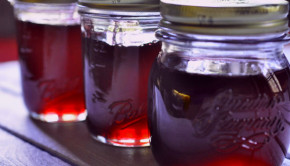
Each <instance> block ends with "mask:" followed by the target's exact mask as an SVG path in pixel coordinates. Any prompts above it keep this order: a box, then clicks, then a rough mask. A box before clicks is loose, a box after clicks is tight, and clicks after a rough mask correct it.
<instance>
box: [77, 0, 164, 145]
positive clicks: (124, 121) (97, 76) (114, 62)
mask: <svg viewBox="0 0 290 166" xmlns="http://www.w3.org/2000/svg"><path fill="white" fill-rule="evenodd" d="M79 11H80V14H81V28H82V48H83V57H84V78H85V98H86V107H87V110H88V118H87V124H88V127H89V130H90V132H91V134H92V136H93V138H94V139H95V140H97V141H100V142H102V143H106V144H110V145H114V146H122V147H140V146H148V145H149V130H148V122H147V86H148V78H149V73H150V69H151V65H152V63H153V61H154V59H155V58H156V57H157V55H158V53H159V51H160V48H161V44H160V42H158V40H157V39H156V37H155V33H154V32H155V31H156V30H157V26H158V23H159V21H160V14H159V1H158V0H149V1H144V0H141V1H140V0H135V1H134V0H133V1H130V2H129V1H125V2H122V1H116V2H115V1H114V3H113V2H112V1H109V0H104V1H100V0H95V1H86V0H79Z"/></svg>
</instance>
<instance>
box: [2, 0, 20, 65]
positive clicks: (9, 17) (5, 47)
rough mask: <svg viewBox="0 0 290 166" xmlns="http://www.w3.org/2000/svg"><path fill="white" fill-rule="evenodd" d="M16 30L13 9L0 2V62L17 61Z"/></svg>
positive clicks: (3, 0) (7, 3) (7, 4)
mask: <svg viewBox="0 0 290 166" xmlns="http://www.w3.org/2000/svg"><path fill="white" fill-rule="evenodd" d="M15 32H16V30H15V22H14V15H13V7H12V6H11V5H10V4H9V2H8V1H7V0H0V62H6V61H11V60H16V59H17V44H16V33H15Z"/></svg>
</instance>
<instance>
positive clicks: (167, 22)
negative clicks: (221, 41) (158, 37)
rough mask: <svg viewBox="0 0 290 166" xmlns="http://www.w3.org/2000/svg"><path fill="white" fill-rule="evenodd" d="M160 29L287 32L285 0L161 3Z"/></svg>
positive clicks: (166, 0)
mask: <svg viewBox="0 0 290 166" xmlns="http://www.w3.org/2000/svg"><path fill="white" fill-rule="evenodd" d="M160 7H161V15H162V17H163V20H162V21H161V26H162V27H167V28H170V29H175V30H178V31H183V32H188V33H198V34H214V35H252V34H264V33H277V32H284V31H287V30H288V20H287V14H288V2H287V1H285V0H263V1H261V0H195V1H191V0H161V6H160Z"/></svg>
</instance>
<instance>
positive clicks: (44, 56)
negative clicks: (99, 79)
mask: <svg viewBox="0 0 290 166" xmlns="http://www.w3.org/2000/svg"><path fill="white" fill-rule="evenodd" d="M14 11H15V17H16V25H17V37H18V52H19V61H20V67H21V79H22V89H23V96H24V102H25V104H26V106H27V108H28V110H29V112H30V114H31V116H32V117H33V118H35V119H39V120H42V121H46V122H66V121H69V122H72V121H82V120H85V118H86V111H85V104H84V91H83V73H82V62H81V60H82V58H81V31H80V25H79V22H80V21H79V16H78V14H77V12H76V4H75V3H72V4H39V3H24V2H17V1H16V2H15V4H14Z"/></svg>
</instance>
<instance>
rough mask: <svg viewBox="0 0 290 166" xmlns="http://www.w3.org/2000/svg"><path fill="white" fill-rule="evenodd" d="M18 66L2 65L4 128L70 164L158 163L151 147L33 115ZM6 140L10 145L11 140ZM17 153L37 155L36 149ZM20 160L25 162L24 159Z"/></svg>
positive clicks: (147, 165) (289, 163) (287, 164)
mask: <svg viewBox="0 0 290 166" xmlns="http://www.w3.org/2000/svg"><path fill="white" fill-rule="evenodd" d="M18 65H19V64H18V63H17V62H10V63H4V64H0V115H1V116H0V130H1V129H2V130H5V131H7V132H8V133H10V134H12V135H14V136H16V137H18V138H20V139H22V140H24V141H25V142H29V143H30V144H31V145H34V146H36V147H37V148H38V149H42V150H43V151H47V152H48V153H49V154H52V155H53V156H56V157H58V158H60V159H61V160H62V161H65V162H67V163H69V164H70V165H79V166H95V165H96V166H117V165H118V166H157V162H156V161H155V160H154V158H153V156H152V153H151V150H150V148H118V147H113V146H109V145H105V144H102V143H98V142H96V141H94V140H93V139H92V138H91V137H90V134H89V132H88V130H87V128H86V125H85V123H84V122H78V123H58V124H48V123H43V122H39V121H35V120H32V119H31V118H29V116H28V111H27V110H26V108H25V106H24V103H23V101H22V97H21V88H20V81H19V66H18ZM0 134H1V133H0ZM0 136H1V135H0ZM4 142H5V141H4ZM6 142H7V144H10V143H9V140H8V141H6ZM25 142H24V143H23V144H25ZM0 145H1V139H0ZM19 146H22V143H20V145H19ZM23 146H24V145H23ZM0 152H1V150H0ZM17 153H28V154H27V155H28V156H31V157H32V156H33V152H32V151H23V152H22V151H19V152H17ZM29 153H30V154H29ZM13 154H14V152H9V151H8V152H6V156H9V155H12V157H11V160H12V159H13V160H12V163H11V162H10V160H8V161H7V163H5V164H6V165H8V166H10V165H12V166H14V165H15V163H14V162H16V163H17V162H19V161H16V160H18V159H17V156H15V155H14V156H13ZM41 155H42V154H41ZM46 155H47V154H46ZM44 156H45V154H44ZM0 157H1V153H0ZM28 158H29V157H28ZM19 160H20V162H22V158H20V159H19ZM24 160H28V159H24ZM0 161H1V160H0ZM3 161H4V160H3ZM13 164H14V165H13ZM0 165H1V163H0ZM35 165H37V166H38V165H39V164H38V163H35ZM40 165H41V164H40ZM53 165H55V164H53ZM32 166H33V165H32ZM283 166H290V161H289V160H288V159H286V160H285V162H284V163H283Z"/></svg>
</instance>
